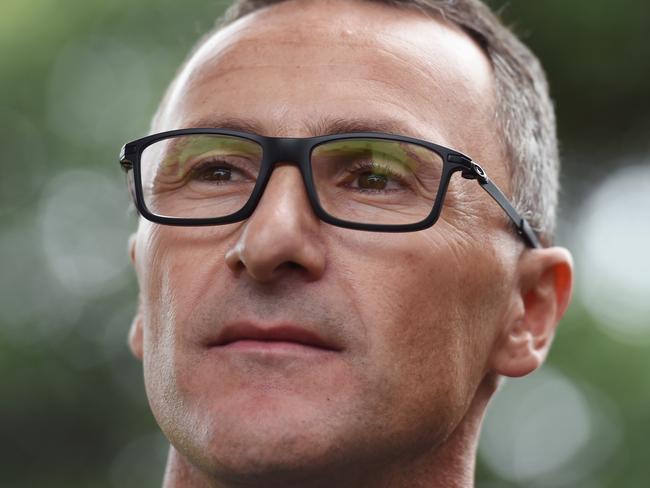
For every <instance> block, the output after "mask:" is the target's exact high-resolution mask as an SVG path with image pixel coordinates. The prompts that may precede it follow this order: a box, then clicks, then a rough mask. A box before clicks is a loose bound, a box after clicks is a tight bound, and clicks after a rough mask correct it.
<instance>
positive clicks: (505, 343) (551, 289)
mask: <svg viewBox="0 0 650 488" xmlns="http://www.w3.org/2000/svg"><path fill="white" fill-rule="evenodd" d="M518 273H519V289H518V290H515V292H514V293H515V296H514V297H513V298H514V303H515V306H514V307H512V310H511V312H510V313H509V316H508V317H507V318H506V323H505V328H504V330H503V331H502V335H501V338H500V341H499V343H498V344H497V348H496V350H495V351H494V356H493V359H492V368H493V370H494V371H495V372H497V373H499V374H502V375H505V376H524V375H527V374H529V373H531V372H532V371H534V370H536V369H537V368H539V367H540V366H541V365H542V364H543V362H544V360H545V359H546V356H547V354H548V351H549V349H550V347H551V343H552V341H553V337H554V335H555V330H556V328H557V325H558V323H559V322H560V319H561V318H562V316H563V315H564V312H565V311H566V309H567V307H568V306H569V302H570V301H571V293H572V289H573V259H572V257H571V253H569V251H568V250H567V249H564V248H562V247H551V248H545V249H531V250H528V251H526V252H524V253H523V254H522V257H521V259H520V261H519V264H518Z"/></svg>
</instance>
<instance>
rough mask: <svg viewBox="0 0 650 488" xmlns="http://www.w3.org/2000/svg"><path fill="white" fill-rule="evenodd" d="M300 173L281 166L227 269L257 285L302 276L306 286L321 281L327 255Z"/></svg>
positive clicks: (246, 225) (228, 259) (233, 248)
mask: <svg viewBox="0 0 650 488" xmlns="http://www.w3.org/2000/svg"><path fill="white" fill-rule="evenodd" d="M320 226H321V221H320V219H319V218H318V216H317V215H316V214H315V213H314V211H313V209H312V207H311V204H310V203H309V198H308V196H307V191H306V189H305V186H304V183H303V180H302V176H301V174H300V170H299V169H298V168H297V167H295V166H290V165H278V166H276V167H275V169H274V170H273V173H272V175H271V178H270V180H269V182H268V184H267V186H266V189H265V190H264V194H263V195H262V198H261V200H260V202H259V203H258V205H257V208H256V209H255V212H254V213H253V215H251V217H249V219H248V220H247V221H246V222H245V223H244V225H243V226H242V229H241V231H240V233H239V235H238V236H237V239H236V241H235V242H234V243H233V245H232V246H231V247H230V248H229V249H228V251H227V252H226V257H225V259H226V264H227V265H228V267H229V268H230V269H231V270H232V271H233V272H234V273H236V274H239V273H242V272H245V273H247V274H248V275H249V276H250V277H251V278H252V279H253V280H255V281H258V282H271V281H274V280H277V279H278V278H279V277H280V276H282V275H284V274H286V273H288V272H295V271H296V270H299V271H300V272H302V273H303V274H304V275H305V277H306V278H307V280H309V281H313V280H316V279H318V278H319V277H320V276H322V274H323V271H324V269H325V249H324V245H323V242H322V240H321V238H320V234H319V231H320Z"/></svg>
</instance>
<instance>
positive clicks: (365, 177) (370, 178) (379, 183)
mask: <svg viewBox="0 0 650 488" xmlns="http://www.w3.org/2000/svg"><path fill="white" fill-rule="evenodd" d="M360 186H361V187H362V188H370V189H373V190H383V189H384V188H385V187H386V176H384V175H378V174H376V173H363V174H362V175H361V178H360Z"/></svg>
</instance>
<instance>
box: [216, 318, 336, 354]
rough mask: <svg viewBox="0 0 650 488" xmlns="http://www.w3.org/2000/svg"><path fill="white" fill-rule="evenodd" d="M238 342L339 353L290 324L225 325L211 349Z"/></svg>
mask: <svg viewBox="0 0 650 488" xmlns="http://www.w3.org/2000/svg"><path fill="white" fill-rule="evenodd" d="M240 340H254V341H284V342H295V343H298V344H303V345H305V346H311V347H317V348H320V349H329V350H332V351H340V350H341V348H340V347H338V345H337V344H335V343H334V342H333V341H330V340H327V339H324V338H323V337H321V336H320V335H319V334H318V333H316V332H315V331H313V330H309V329H307V328H305V327H301V326H299V325H295V324H290V323H281V324H272V325H271V324H261V323H255V322H235V323H231V324H226V326H224V328H223V329H222V330H221V332H220V333H219V335H217V337H216V339H215V340H214V341H211V342H210V346H211V347H215V346H225V345H227V344H230V343H231V342H235V341H240Z"/></svg>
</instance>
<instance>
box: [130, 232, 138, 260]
mask: <svg viewBox="0 0 650 488" xmlns="http://www.w3.org/2000/svg"><path fill="white" fill-rule="evenodd" d="M136 236H137V234H136V233H135V232H134V233H133V234H131V235H130V236H129V258H131V264H133V266H135V240H136Z"/></svg>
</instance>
